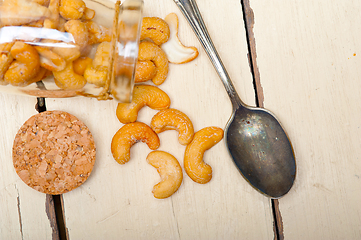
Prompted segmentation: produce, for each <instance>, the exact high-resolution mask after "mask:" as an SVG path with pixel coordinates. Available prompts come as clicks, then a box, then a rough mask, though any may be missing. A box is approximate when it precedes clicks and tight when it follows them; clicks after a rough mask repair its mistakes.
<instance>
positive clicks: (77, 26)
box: [64, 20, 89, 52]
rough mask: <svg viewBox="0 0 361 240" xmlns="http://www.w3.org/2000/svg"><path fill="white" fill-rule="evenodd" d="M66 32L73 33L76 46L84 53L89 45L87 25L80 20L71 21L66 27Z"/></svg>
mask: <svg viewBox="0 0 361 240" xmlns="http://www.w3.org/2000/svg"><path fill="white" fill-rule="evenodd" d="M64 28H65V31H67V32H69V33H71V34H72V35H73V37H74V40H75V44H77V45H78V46H79V47H80V52H82V51H83V50H84V49H85V47H86V46H87V45H88V36H89V33H88V29H87V28H86V26H85V24H84V23H83V22H82V21H80V20H69V21H67V22H66V23H65V25H64Z"/></svg>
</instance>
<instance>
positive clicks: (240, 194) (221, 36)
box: [46, 0, 273, 239]
mask: <svg viewBox="0 0 361 240" xmlns="http://www.w3.org/2000/svg"><path fill="white" fill-rule="evenodd" d="M198 5H199V7H200V9H201V12H202V14H203V15H204V19H205V22H206V23H207V25H208V28H209V31H210V34H211V36H212V37H213V40H214V43H215V45H216V47H217V48H218V49H219V53H220V55H221V56H222V58H223V61H224V64H225V65H226V66H227V68H228V71H229V74H230V76H231V77H232V78H233V81H234V83H235V87H236V89H237V90H238V91H239V94H240V96H241V97H242V98H243V99H244V101H245V102H246V103H248V104H250V105H255V103H254V98H255V93H254V89H253V85H252V76H251V73H250V68H249V63H248V58H247V43H246V35H245V31H244V23H243V17H242V10H241V6H240V2H239V1H236V0H227V1H223V2H209V1H205V0H202V1H201V0H199V1H198ZM219 9H223V10H222V11H219ZM170 12H176V13H177V14H178V16H179V18H180V38H181V40H182V41H183V43H184V44H186V45H195V46H196V47H198V49H199V51H200V55H199V56H198V58H197V59H196V60H195V61H193V62H191V63H188V64H184V65H171V66H170V73H169V77H168V79H167V80H166V82H165V83H164V84H162V85H161V86H160V88H161V89H163V90H164V91H165V92H167V93H168V94H169V96H170V97H171V100H172V104H171V107H172V108H177V109H179V110H181V111H183V112H185V113H186V114H187V115H188V116H189V117H190V118H191V119H192V121H193V124H194V127H195V129H196V130H199V129H201V128H203V127H206V126H211V125H214V126H219V127H224V126H225V125H226V123H227V120H228V118H229V117H230V115H231V104H230V101H229V99H228V96H227V94H226V92H225V90H224V89H223V86H222V83H221V81H219V79H218V76H217V75H216V73H215V71H214V69H213V66H212V65H211V63H210V61H209V60H208V58H207V56H206V54H205V52H204V51H203V49H201V46H200V44H199V42H198V40H197V39H196V38H195V36H194V34H193V32H192V30H191V29H190V27H189V26H188V24H187V23H186V21H185V19H184V18H183V16H182V15H181V13H180V12H179V11H178V8H177V6H176V5H175V4H174V3H173V1H169V0H167V1H166V0H162V1H151V0H148V1H145V12H144V14H145V16H159V17H162V18H164V17H165V16H166V15H167V14H168V13H170ZM215 16H217V17H215ZM46 103H47V108H48V110H55V109H57V110H64V111H67V112H69V113H72V114H74V115H75V116H77V117H79V118H80V119H81V120H82V121H84V122H85V123H86V124H87V126H88V127H89V128H90V129H91V131H92V133H93V135H94V137H95V142H96V145H97V160H96V163H95V166H94V170H93V172H92V174H91V176H90V177H89V179H88V180H87V181H86V182H85V183H84V184H83V185H82V186H80V187H79V188H77V189H75V190H73V191H71V192H69V193H66V194H64V195H63V196H62V197H63V206H64V215H65V225H66V231H67V233H68V237H69V239H240V238H244V239H272V238H273V218H272V212H271V211H272V210H271V206H270V201H269V199H267V198H265V197H264V196H262V195H260V194H259V193H258V192H256V191H255V190H254V189H253V188H251V187H250V186H249V184H248V183H247V182H246V181H245V180H244V179H243V178H242V177H241V175H240V174H239V173H238V171H237V170H236V168H235V166H234V165H233V163H232V161H231V159H230V157H229V155H228V153H227V150H226V147H225V144H224V141H222V142H221V143H219V144H218V145H216V146H215V147H214V148H212V149H211V150H209V151H208V152H206V154H205V161H206V162H207V163H209V164H210V165H211V166H212V168H213V171H214V172H213V179H212V181H211V182H210V183H208V184H206V185H199V184H196V183H194V182H193V181H191V180H190V178H188V176H186V175H184V182H183V183H182V186H181V187H180V189H179V190H178V192H176V193H175V194H174V195H173V196H172V197H170V198H168V199H164V200H158V199H155V198H154V197H153V195H152V193H151V191H152V188H153V185H154V184H156V183H157V182H158V181H159V176H158V173H157V172H156V170H155V169H154V168H153V167H151V166H150V165H148V164H147V163H146V161H145V158H146V156H147V154H148V153H149V152H150V150H149V149H148V147H147V146H146V145H145V144H142V143H138V144H135V145H134V146H133V147H132V149H131V160H130V161H129V162H128V163H127V164H125V165H119V164H118V163H116V162H115V161H114V159H113V158H112V155H111V152H110V142H111V139H112V137H113V135H114V134H115V132H116V131H117V130H118V129H119V128H120V127H121V126H122V124H120V123H119V121H118V120H117V119H116V116H115V109H116V102H114V101H107V102H104V101H103V102H99V101H97V100H94V99H85V98H73V99H47V100H46ZM155 113H156V111H154V110H151V109H149V108H144V109H142V110H141V111H140V113H139V118H138V120H139V121H143V122H145V123H147V124H149V123H150V119H151V117H152V116H153V115H154V114H155ZM176 136H177V135H176V132H175V131H168V132H164V133H161V134H159V137H160V139H161V147H160V150H164V151H168V152H170V153H171V154H173V155H174V156H175V157H176V158H177V159H178V160H179V161H180V163H182V162H183V160H182V157H183V153H184V150H185V147H184V146H181V145H180V144H179V143H178V142H177V139H176ZM184 174H185V173H184Z"/></svg>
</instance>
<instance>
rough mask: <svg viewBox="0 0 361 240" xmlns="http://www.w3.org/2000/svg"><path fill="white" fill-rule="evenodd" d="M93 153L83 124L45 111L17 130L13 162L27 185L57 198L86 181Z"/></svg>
mask: <svg viewBox="0 0 361 240" xmlns="http://www.w3.org/2000/svg"><path fill="white" fill-rule="evenodd" d="M95 152H96V150H95V144H94V139H93V136H92V134H91V132H90V131H89V129H88V128H87V126H86V125H85V124H84V123H83V122H81V121H80V120H79V119H77V118H76V117H75V116H73V115H71V114H69V113H66V112H62V111H45V112H42V113H39V114H36V115H34V116H32V117H31V118H29V119H28V120H27V121H26V122H25V123H24V124H23V126H21V128H20V129H19V131H18V133H17V134H16V137H15V140H14V145H13V163H14V167H15V170H16V172H17V174H18V175H19V177H20V178H21V179H22V180H23V181H24V182H25V183H26V184H27V185H28V186H30V187H32V188H33V189H35V190H37V191H39V192H42V193H46V194H52V195H57V194H63V193H66V192H69V191H71V190H73V189H75V188H76V187H79V186H80V185H81V184H83V183H84V182H85V181H86V180H87V178H88V177H89V175H90V173H91V171H92V169H93V166H94V162H95Z"/></svg>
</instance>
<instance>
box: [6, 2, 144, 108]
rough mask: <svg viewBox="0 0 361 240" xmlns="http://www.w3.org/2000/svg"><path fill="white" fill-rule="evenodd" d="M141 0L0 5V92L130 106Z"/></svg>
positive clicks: (136, 55) (140, 19) (8, 3)
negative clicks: (109, 102)
mask: <svg viewBox="0 0 361 240" xmlns="http://www.w3.org/2000/svg"><path fill="white" fill-rule="evenodd" d="M142 10H143V0H125V1H123V2H122V3H120V1H116V2H114V1H112V0H97V1H92V0H2V1H0V27H1V28H0V91H3V92H11V93H17V94H26V95H32V96H37V97H50V98H58V97H74V96H86V97H94V98H97V99H99V100H107V99H116V100H117V101H119V102H129V101H130V100H131V96H132V90H133V87H134V75H135V65H136V61H137V57H138V46H139V38H140V28H141V21H142Z"/></svg>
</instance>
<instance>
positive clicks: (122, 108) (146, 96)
mask: <svg viewBox="0 0 361 240" xmlns="http://www.w3.org/2000/svg"><path fill="white" fill-rule="evenodd" d="M144 106H148V107H150V108H152V109H156V110H162V109H166V108H169V106H170V98H169V97H168V95H167V94H166V93H165V92H163V91H162V90H161V89H159V88H157V87H155V86H151V85H136V86H134V90H133V98H132V102H131V103H118V106H117V110H116V114H117V117H118V119H119V121H120V122H121V123H124V124H126V123H131V122H135V121H136V120H137V118H138V112H139V110H140V109H141V108H142V107H144Z"/></svg>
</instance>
